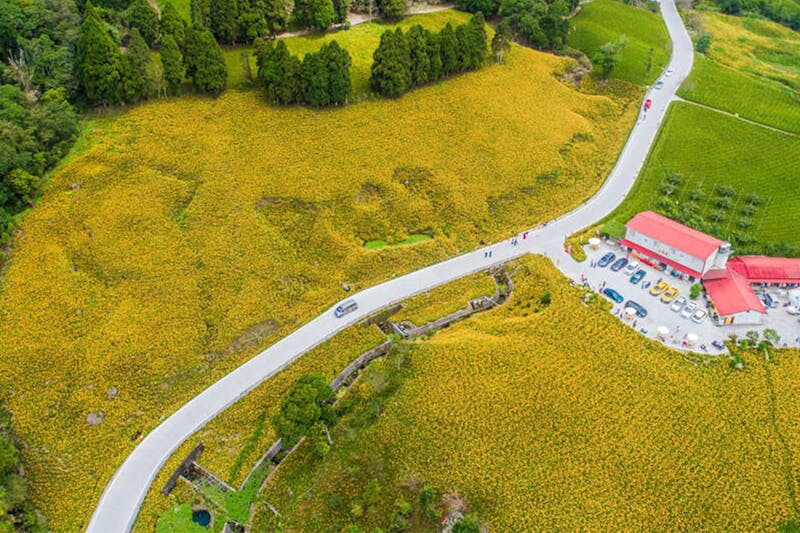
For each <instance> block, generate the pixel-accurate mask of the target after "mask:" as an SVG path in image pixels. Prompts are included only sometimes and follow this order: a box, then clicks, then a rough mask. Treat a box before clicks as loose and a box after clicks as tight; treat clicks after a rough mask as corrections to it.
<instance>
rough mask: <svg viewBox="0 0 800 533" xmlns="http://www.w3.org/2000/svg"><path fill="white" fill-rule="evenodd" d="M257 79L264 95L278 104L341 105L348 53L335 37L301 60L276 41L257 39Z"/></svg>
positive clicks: (347, 89)
mask: <svg viewBox="0 0 800 533" xmlns="http://www.w3.org/2000/svg"><path fill="white" fill-rule="evenodd" d="M256 62H257V64H258V77H257V80H258V83H259V85H260V86H261V87H262V88H263V89H264V91H265V92H266V95H267V99H268V100H269V101H270V102H272V103H274V104H280V105H290V104H303V105H308V106H311V107H325V106H331V105H341V104H344V103H346V102H347V97H348V96H349V95H350V87H351V84H350V62H351V61H350V54H349V53H348V52H347V50H345V49H344V48H342V47H341V46H339V43H337V42H336V41H331V42H329V43H327V44H324V45H323V46H322V48H320V49H319V51H318V52H312V53H308V54H306V55H305V57H303V60H302V61H301V60H300V59H299V58H298V57H297V56H293V55H292V54H291V53H289V50H288V49H287V48H286V43H284V42H283V41H278V43H277V45H276V44H275V43H274V42H272V41H267V42H265V41H261V40H259V41H257V43H256Z"/></svg>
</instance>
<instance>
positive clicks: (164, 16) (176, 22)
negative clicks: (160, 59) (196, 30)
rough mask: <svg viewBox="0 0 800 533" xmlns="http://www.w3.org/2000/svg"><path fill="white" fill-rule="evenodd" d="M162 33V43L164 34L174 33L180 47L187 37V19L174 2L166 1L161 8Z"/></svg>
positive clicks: (173, 35) (173, 36)
mask: <svg viewBox="0 0 800 533" xmlns="http://www.w3.org/2000/svg"><path fill="white" fill-rule="evenodd" d="M161 35H162V39H161V41H162V44H163V40H164V39H163V36H164V35H172V38H173V39H174V40H175V43H177V45H178V48H182V47H183V41H184V40H185V39H186V21H185V20H184V19H183V17H182V16H181V14H180V13H178V10H177V9H175V6H174V5H172V2H166V3H165V4H164V7H163V8H161Z"/></svg>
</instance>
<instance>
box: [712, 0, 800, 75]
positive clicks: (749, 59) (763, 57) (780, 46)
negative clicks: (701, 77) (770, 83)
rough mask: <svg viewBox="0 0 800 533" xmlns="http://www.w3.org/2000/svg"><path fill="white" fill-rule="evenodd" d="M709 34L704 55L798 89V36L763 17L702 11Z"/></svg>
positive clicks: (799, 65) (799, 55)
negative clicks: (709, 45) (709, 42)
mask: <svg viewBox="0 0 800 533" xmlns="http://www.w3.org/2000/svg"><path fill="white" fill-rule="evenodd" d="M701 21H702V27H703V29H704V31H707V32H708V33H710V34H711V36H712V41H711V48H710V49H709V51H708V56H709V57H710V58H711V59H713V60H714V61H717V62H719V63H720V64H723V65H727V66H729V67H733V68H735V69H738V70H740V71H742V72H747V73H749V74H753V75H756V76H761V77H764V78H767V79H770V80H774V81H777V82H780V83H782V84H784V85H787V86H789V87H792V88H794V89H795V90H796V91H797V90H800V37H798V33H797V32H795V31H792V30H790V29H789V28H787V27H785V26H781V25H780V24H777V23H774V22H770V21H768V20H764V19H756V18H750V17H734V16H728V15H723V14H721V13H712V12H703V13H702V14H701Z"/></svg>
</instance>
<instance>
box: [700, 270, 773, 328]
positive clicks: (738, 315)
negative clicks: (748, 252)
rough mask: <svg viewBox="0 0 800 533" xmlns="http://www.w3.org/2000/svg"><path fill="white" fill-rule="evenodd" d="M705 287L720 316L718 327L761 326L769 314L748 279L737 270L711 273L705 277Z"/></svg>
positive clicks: (717, 317) (712, 271)
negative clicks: (733, 325) (730, 325)
mask: <svg viewBox="0 0 800 533" xmlns="http://www.w3.org/2000/svg"><path fill="white" fill-rule="evenodd" d="M703 286H704V287H705V289H706V294H708V298H709V299H710V300H711V305H712V306H713V307H714V311H715V312H716V313H715V314H716V321H717V325H720V326H725V325H728V324H761V322H762V320H763V317H764V315H765V314H766V313H767V310H766V308H765V307H764V304H763V303H761V300H760V299H759V298H758V296H757V295H756V293H755V292H753V289H752V288H751V287H750V283H749V282H748V281H747V278H745V277H744V276H742V275H741V274H739V273H738V272H736V271H735V270H732V269H730V268H726V269H721V268H717V269H713V270H710V271H708V272H707V273H706V275H705V276H703Z"/></svg>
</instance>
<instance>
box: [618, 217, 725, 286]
mask: <svg viewBox="0 0 800 533" xmlns="http://www.w3.org/2000/svg"><path fill="white" fill-rule="evenodd" d="M620 243H621V244H622V245H623V246H627V247H628V248H630V249H631V250H633V251H634V252H636V253H637V255H643V256H645V257H647V258H649V259H651V260H653V261H656V262H658V263H661V264H663V265H664V267H665V268H666V267H671V268H672V269H674V270H677V271H678V272H680V273H683V274H685V275H688V276H690V277H692V278H695V279H700V278H701V277H702V275H703V274H705V273H706V272H708V271H709V270H710V269H712V268H714V267H715V266H716V267H722V266H724V259H727V255H726V254H727V253H728V252H729V251H730V245H728V244H727V243H726V242H724V241H722V240H720V239H717V238H716V237H712V236H711V235H706V234H705V233H703V232H701V231H697V230H696V229H692V228H690V227H688V226H684V225H683V224H680V223H678V222H675V221H674V220H671V219H669V218H667V217H665V216H661V215H659V214H658V213H654V212H653V211H642V212H641V213H639V214H637V215H635V216H634V217H633V218H631V219H630V220H629V221H628V223H627V224H625V238H624V239H622V240H621V241H620ZM718 258H719V259H721V260H722V263H721V264H717V263H718V261H717V260H718Z"/></svg>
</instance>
